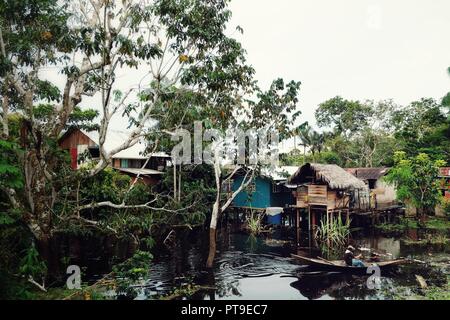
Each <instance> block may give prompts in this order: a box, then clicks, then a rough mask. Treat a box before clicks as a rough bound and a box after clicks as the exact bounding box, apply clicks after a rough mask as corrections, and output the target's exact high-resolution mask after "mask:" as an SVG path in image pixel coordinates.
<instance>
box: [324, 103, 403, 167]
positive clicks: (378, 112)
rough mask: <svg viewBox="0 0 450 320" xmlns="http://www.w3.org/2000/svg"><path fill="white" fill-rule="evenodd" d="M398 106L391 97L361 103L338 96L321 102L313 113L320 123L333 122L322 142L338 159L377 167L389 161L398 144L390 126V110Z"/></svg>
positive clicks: (356, 164)
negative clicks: (330, 129)
mask: <svg viewBox="0 0 450 320" xmlns="http://www.w3.org/2000/svg"><path fill="white" fill-rule="evenodd" d="M397 109H398V107H397V106H396V105H395V104H394V103H393V102H392V101H391V100H386V101H378V102H374V101H369V100H367V101H365V102H364V103H361V102H359V101H348V100H344V99H342V98H340V97H337V98H333V99H331V100H328V101H326V102H325V103H323V104H321V106H320V107H319V109H318V110H317V112H316V117H317V119H318V123H319V125H322V126H323V125H325V124H328V125H329V124H331V125H332V129H333V132H332V134H329V135H328V136H327V137H326V139H325V145H326V147H327V148H328V149H330V150H331V151H332V152H334V153H336V154H337V155H338V156H339V157H340V159H341V161H340V162H342V163H344V165H345V166H358V167H374V166H375V167H377V166H386V165H391V164H392V157H393V152H394V151H395V150H397V148H398V147H397V145H398V142H396V140H395V139H394V136H393V134H394V130H393V128H392V127H393V123H392V113H393V112H394V111H395V110H397ZM344 128H347V129H344Z"/></svg>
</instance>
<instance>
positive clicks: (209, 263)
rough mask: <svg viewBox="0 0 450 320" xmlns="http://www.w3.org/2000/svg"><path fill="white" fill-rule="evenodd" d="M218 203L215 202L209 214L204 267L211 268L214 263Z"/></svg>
mask: <svg viewBox="0 0 450 320" xmlns="http://www.w3.org/2000/svg"><path fill="white" fill-rule="evenodd" d="M219 205H220V203H219V201H217V200H216V202H215V203H214V206H213V211H212V214H211V222H210V225H209V253H208V260H207V261H206V267H207V268H212V266H213V263H214V258H215V256H216V247H217V246H216V230H217V221H218V218H219Z"/></svg>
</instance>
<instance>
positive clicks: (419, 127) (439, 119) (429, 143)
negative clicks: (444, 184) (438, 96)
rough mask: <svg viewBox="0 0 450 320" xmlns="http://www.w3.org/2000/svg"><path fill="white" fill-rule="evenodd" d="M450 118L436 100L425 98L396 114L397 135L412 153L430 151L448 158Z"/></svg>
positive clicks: (430, 153) (394, 121)
mask: <svg viewBox="0 0 450 320" xmlns="http://www.w3.org/2000/svg"><path fill="white" fill-rule="evenodd" d="M447 121H448V117H447V115H446V114H445V113H444V112H443V108H442V105H441V104H439V103H438V102H437V101H436V100H434V99H425V98H424V99H421V100H419V101H414V102H412V103H411V104H409V105H408V106H406V107H404V108H401V109H399V110H396V111H395V112H394V113H393V116H392V122H393V123H394V127H395V137H396V138H397V139H398V140H399V141H400V144H401V149H402V150H404V151H406V152H407V153H408V155H410V156H412V155H416V154H417V153H419V152H423V153H427V154H429V155H430V156H432V157H433V158H435V159H443V160H446V159H448V155H449V149H448V139H447V137H448V131H447V132H446V130H448V127H447V126H448V122H447Z"/></svg>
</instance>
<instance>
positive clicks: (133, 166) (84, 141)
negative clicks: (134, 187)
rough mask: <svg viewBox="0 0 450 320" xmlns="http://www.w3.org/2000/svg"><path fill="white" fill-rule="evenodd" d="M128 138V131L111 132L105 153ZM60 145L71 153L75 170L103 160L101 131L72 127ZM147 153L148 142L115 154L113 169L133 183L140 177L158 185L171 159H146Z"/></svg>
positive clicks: (156, 155)
mask: <svg viewBox="0 0 450 320" xmlns="http://www.w3.org/2000/svg"><path fill="white" fill-rule="evenodd" d="M128 134H129V133H127V132H124V131H117V130H109V131H108V135H107V137H106V141H105V143H104V149H105V151H106V152H109V151H111V150H113V149H115V148H117V147H118V146H120V145H121V144H122V143H123V142H124V141H125V140H126V139H127V138H128ZM59 145H60V147H61V148H62V149H64V150H67V151H68V152H69V154H70V157H71V164H72V168H73V169H78V168H79V167H80V166H82V165H84V164H86V163H88V162H90V161H96V160H98V159H99V158H100V148H99V133H98V131H85V130H81V129H78V128H75V127H72V128H70V129H69V130H67V131H66V132H65V133H64V134H63V135H62V137H61V138H60V139H59ZM145 149H146V145H145V143H144V141H139V142H138V143H136V144H135V145H134V146H132V147H130V148H128V149H125V150H122V151H120V152H118V153H117V154H115V155H114V156H113V157H112V163H111V164H110V165H111V167H112V168H114V169H116V170H118V171H120V172H121V173H122V174H126V175H128V176H130V177H132V178H133V179H135V178H137V177H138V176H139V180H140V181H142V182H144V183H146V184H156V183H157V182H158V181H160V179H161V177H162V175H163V174H164V171H165V168H166V166H167V162H168V161H169V160H170V156H169V155H168V154H166V153H163V152H157V153H153V154H151V155H146V154H145Z"/></svg>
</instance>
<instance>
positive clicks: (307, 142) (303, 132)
mask: <svg viewBox="0 0 450 320" xmlns="http://www.w3.org/2000/svg"><path fill="white" fill-rule="evenodd" d="M298 133H299V134H298V135H299V137H300V141H301V142H302V143H301V145H302V146H303V163H305V162H306V147H311V145H312V140H311V127H310V126H309V125H308V124H306V125H302V126H300V127H299V132H298Z"/></svg>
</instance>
